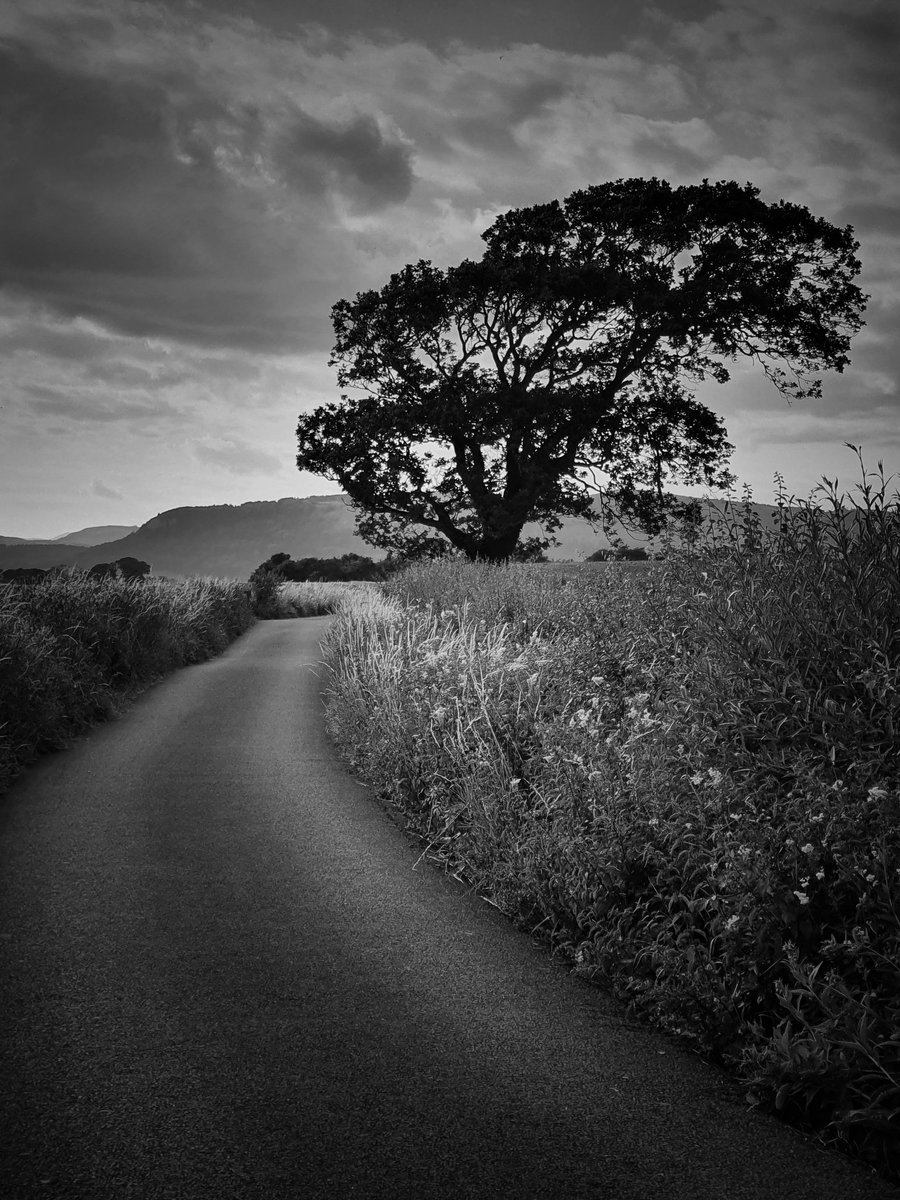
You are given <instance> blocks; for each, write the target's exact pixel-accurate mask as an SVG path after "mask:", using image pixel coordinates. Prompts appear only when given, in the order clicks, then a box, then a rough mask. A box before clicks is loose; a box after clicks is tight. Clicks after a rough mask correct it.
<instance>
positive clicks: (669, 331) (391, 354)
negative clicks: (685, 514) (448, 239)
mask: <svg viewBox="0 0 900 1200" xmlns="http://www.w3.org/2000/svg"><path fill="white" fill-rule="evenodd" d="M483 237H484V241H485V243H486V251H485V253H484V255H483V257H482V258H481V259H480V260H479V261H478V262H471V261H465V262H463V263H461V264H460V265H459V266H456V267H452V268H450V269H449V270H446V271H443V270H440V269H438V268H437V267H435V266H433V265H432V264H431V263H429V262H426V261H421V262H419V263H417V264H415V265H409V266H407V267H405V268H404V269H403V270H402V271H400V272H398V273H397V274H395V275H393V276H392V277H391V279H390V281H389V282H388V283H387V284H386V285H385V286H384V287H383V288H382V289H381V290H380V291H367V292H361V293H359V294H358V295H357V296H356V298H355V299H354V300H352V301H348V300H341V301H340V302H339V303H338V304H336V305H335V306H334V309H333V314H332V315H333V321H334V328H335V334H336V342H335V346H334V351H333V358H332V364H333V365H336V366H337V368H338V382H339V384H340V386H341V387H344V388H348V389H353V391H354V392H355V395H354V396H352V397H350V396H348V395H342V397H341V400H340V402H339V403H333V404H329V405H325V406H323V407H320V408H317V409H316V410H315V411H313V412H311V413H308V414H305V415H303V416H301V417H300V419H299V423H298V427H297V435H298V451H299V452H298V456H297V465H298V467H300V468H301V469H303V470H308V471H314V472H316V473H317V474H322V475H325V476H327V477H329V478H332V479H334V480H336V481H338V482H339V483H340V485H341V487H342V488H343V490H344V491H345V492H346V493H347V495H348V496H349V497H350V499H351V501H352V503H353V505H354V506H355V508H356V510H357V528H358V530H359V532H360V534H361V535H362V536H363V537H364V538H366V540H367V541H369V542H370V543H371V544H372V545H376V546H380V547H382V548H386V549H405V548H407V547H412V548H414V549H417V550H424V551H426V552H427V551H429V550H431V549H433V548H434V546H435V545H440V544H441V543H442V542H443V543H447V542H449V543H451V544H452V545H453V546H454V547H456V548H457V549H458V550H460V551H462V552H463V553H464V554H466V555H467V556H468V557H470V558H486V559H492V560H499V559H507V558H509V556H510V555H512V554H513V553H514V552H515V550H516V548H517V545H519V540H520V536H521V533H522V529H523V526H524V525H525V524H526V522H529V521H534V522H537V523H539V525H540V526H541V527H542V530H543V535H542V536H541V537H538V538H535V539H526V543H525V544H523V545H522V546H521V547H520V548H521V550H523V551H524V552H525V553H528V552H529V551H531V550H534V549H543V548H545V547H546V546H547V545H548V544H549V542H550V539H551V538H552V534H553V531H554V530H556V529H558V528H559V525H560V517H561V516H563V515H568V516H577V517H584V518H585V519H588V520H606V521H607V522H609V521H610V520H611V519H613V517H614V516H615V515H617V514H621V515H623V516H625V517H627V518H628V519H629V520H633V521H637V522H639V523H640V524H642V525H643V526H644V527H645V528H647V529H648V530H649V531H653V530H658V529H659V527H660V525H661V522H662V521H663V518H664V517H665V515H666V512H667V511H668V510H671V509H673V508H674V507H676V506H675V504H674V501H671V500H668V501H667V500H666V499H665V497H664V491H663V489H664V486H668V484H669V482H670V481H673V480H680V481H681V482H683V483H687V484H697V483H701V484H706V485H709V486H720V485H722V484H723V483H725V482H726V481H727V480H728V479H729V478H730V477H729V476H728V472H727V471H726V469H725V463H726V460H727V455H728V453H729V451H730V449H731V447H730V446H729V445H728V443H727V442H726V440H725V430H724V428H723V427H722V424H721V422H720V421H719V419H718V418H717V417H716V416H715V415H714V414H713V413H712V412H711V411H710V410H709V409H708V408H706V407H705V406H704V405H703V404H701V403H699V402H698V401H697V400H696V399H695V398H694V397H693V395H692V394H691V392H690V390H689V388H690V387H691V386H693V385H694V384H696V383H698V382H699V381H701V380H703V379H707V378H712V379H715V380H717V381H718V382H725V381H726V380H727V379H728V369H727V366H726V363H727V362H729V361H733V360H735V359H737V358H738V357H741V356H742V357H747V358H751V359H754V360H756V361H757V362H758V363H760V364H761V366H762V368H763V370H764V371H765V373H766V374H767V376H768V377H769V378H770V379H771V381H772V382H773V383H774V384H775V386H776V387H777V388H778V389H779V390H780V391H781V392H783V393H784V394H785V395H787V396H797V395H811V396H816V395H818V394H819V390H820V384H819V381H818V380H817V378H816V377H815V374H816V372H818V371H821V370H823V369H833V370H837V371H841V370H842V369H843V367H844V366H845V365H846V364H847V362H848V361H849V358H848V349H849V342H850V337H851V336H852V334H854V333H855V332H856V331H857V330H858V329H859V327H860V324H861V318H860V313H861V310H862V307H863V303H864V297H863V295H862V293H861V292H860V291H859V289H858V288H857V287H856V286H855V285H854V283H853V282H852V281H853V278H854V277H855V275H856V273H857V272H858V270H859V262H858V261H857V259H856V257H855V251H856V249H857V248H858V247H857V243H856V242H854V240H853V237H852V231H851V230H850V229H849V227H848V228H845V229H838V228H835V227H834V226H832V225H830V224H829V223H828V222H826V221H824V220H822V219H820V218H817V217H814V216H813V215H812V214H811V213H810V212H809V211H808V210H807V209H805V208H803V207H801V206H799V205H796V204H788V203H785V202H780V203H778V204H771V205H770V204H766V203H765V202H763V201H762V200H761V199H760V197H759V191H758V189H757V188H754V187H753V186H752V185H751V184H746V185H745V186H743V187H741V186H739V185H738V184H736V183H716V184H710V183H709V182H706V181H705V182H704V183H702V184H699V185H695V186H685V187H677V188H672V187H671V186H670V185H669V184H668V183H665V182H663V181H660V180H657V179H650V180H646V179H630V180H619V181H618V182H616V183H607V184H603V185H599V186H595V187H590V188H587V189H585V190H583V191H578V192H574V193H573V194H572V195H571V196H569V197H568V198H567V199H566V200H565V201H564V202H562V203H560V202H558V201H554V202H553V203H550V204H543V205H537V206H535V207H533V208H526V209H520V210H514V211H511V212H508V213H506V214H504V215H503V216H501V217H498V218H497V220H496V221H495V222H494V224H493V225H492V226H491V227H490V228H489V229H488V230H487V231H486V232H485V233H484V235H483ZM598 481H600V482H603V481H605V487H604V489H603V491H602V497H603V503H602V506H601V507H602V511H601V513H600V514H599V515H598V514H597V513H596V512H595V510H594V508H593V506H592V499H593V490H594V488H595V487H596V486H599V483H598Z"/></svg>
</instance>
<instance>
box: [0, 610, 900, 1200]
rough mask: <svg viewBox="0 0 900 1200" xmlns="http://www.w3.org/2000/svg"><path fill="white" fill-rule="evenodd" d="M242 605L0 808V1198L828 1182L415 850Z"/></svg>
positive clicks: (694, 1068)
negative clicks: (210, 637)
mask: <svg viewBox="0 0 900 1200" xmlns="http://www.w3.org/2000/svg"><path fill="white" fill-rule="evenodd" d="M326 620H327V618H325V619H312V620H295V621H273V622H266V623H264V624H260V625H258V626H256V627H255V628H254V629H252V630H251V631H250V632H249V633H248V634H246V635H245V636H244V637H243V638H241V639H240V640H239V641H238V642H236V643H235V644H234V645H233V646H232V647H231V648H230V649H229V650H228V651H227V652H226V653H225V654H224V655H222V657H221V658H219V659H217V660H215V661H213V662H210V663H206V664H203V665H201V666H196V667H190V668H187V669H185V670H182V671H179V672H178V673H177V674H176V675H175V676H173V677H172V678H170V679H168V680H166V681H165V682H163V683H161V684H159V685H158V686H156V687H154V688H152V689H151V690H150V691H148V692H147V693H145V694H144V695H143V696H142V697H141V698H140V699H139V700H138V701H137V702H136V703H135V704H134V705H133V707H132V708H131V709H130V710H129V711H128V713H127V714H126V715H125V716H124V717H122V718H121V719H120V720H118V721H115V722H113V723H112V724H110V725H107V726H104V727H101V728H99V729H97V730H96V731H95V732H92V733H91V734H90V735H88V736H87V737H86V738H84V739H82V740H81V741H80V742H79V743H78V744H77V745H76V746H74V747H73V748H72V749H70V750H67V751H65V752H63V753H60V754H55V755H53V756H51V757H50V758H47V759H45V760H44V761H42V762H41V763H39V764H38V765H37V766H35V767H34V768H33V769H32V770H30V771H29V772H28V773H27V774H26V775H25V776H24V777H23V778H22V779H21V780H20V781H19V783H18V784H17V785H16V786H15V787H14V788H13V790H12V792H11V793H10V794H9V796H8V797H6V799H5V800H4V801H2V802H0V857H2V861H0V872H2V877H0V887H2V893H0V895H2V926H0V934H2V939H0V950H2V959H3V962H2V968H3V970H2V977H0V1020H2V1023H3V1063H2V1068H3V1089H2V1090H3V1102H4V1111H3V1114H2V1125H0V1137H2V1139H3V1142H2V1153H3V1160H2V1167H0V1173H2V1177H0V1196H2V1197H3V1200H13V1198H16V1200H18V1198H19V1197H50V1198H57V1197H58V1198H60V1200H65V1198H69V1197H78V1198H84V1200H93V1198H95V1197H96V1198H98V1200H99V1198H106V1197H109V1198H110V1200H125V1198H129V1197H138V1198H140V1200H157V1198H160V1200H161V1198H163V1197H165V1198H169V1197H171V1198H172V1200H194V1198H195V1197H196V1198H201V1197H202V1198H203V1200H206V1198H207V1197H208V1198H209V1200H227V1198H229V1197H238V1198H245V1197H246V1198H248V1200H250V1198H256V1197H259V1198H260V1200H282V1198H284V1200H287V1198H290V1200H315V1198H320V1197H321V1198H326V1197H327V1198H329V1200H330V1198H336V1200H341V1198H343V1197H361V1198H368V1197H390V1198H392V1200H403V1198H405V1197H416V1198H419V1197H421V1198H428V1197H447V1198H451V1197H452V1198H453V1200H467V1198H470V1197H471V1198H473V1200H474V1198H475V1197H479V1198H480V1197H484V1198H488V1197H490V1198H491V1200H502V1198H507V1197H508V1198H516V1200H530V1198H534V1200H557V1198H559V1200H569V1198H572V1200H575V1198H578V1197H597V1198H603V1200H656V1198H660V1200H688V1198H690V1200H742V1198H745V1197H747V1198H749V1197H753V1198H759V1200H763V1198H769V1197H772V1198H773V1200H776V1198H777V1200H832V1198H833V1200H854V1198H857V1197H859V1198H862V1197H865V1198H874V1197H893V1198H894V1200H896V1197H897V1196H898V1191H897V1189H894V1188H891V1187H889V1186H888V1185H887V1184H885V1183H881V1182H879V1181H877V1180H876V1179H875V1178H874V1177H873V1176H872V1175H871V1174H870V1173H869V1172H868V1171H866V1170H865V1169H864V1168H862V1167H859V1166H857V1165H854V1164H851V1163H849V1162H845V1161H844V1160H842V1159H840V1158H838V1157H836V1156H834V1155H831V1154H830V1153H827V1152H825V1151H823V1150H821V1149H819V1148H817V1147H816V1146H814V1145H813V1144H812V1143H810V1142H809V1141H807V1140H806V1139H805V1138H803V1137H802V1136H801V1135H800V1134H798V1133H796V1132H794V1131H793V1130H791V1129H789V1128H787V1127H785V1126H783V1125H781V1124H779V1123H778V1122H776V1121H775V1120H773V1119H771V1118H768V1117H763V1116H759V1115H757V1114H753V1113H751V1112H748V1111H747V1110H746V1108H745V1106H744V1104H743V1103H742V1101H741V1099H740V1096H739V1094H738V1093H737V1092H736V1090H735V1089H734V1087H733V1086H732V1085H731V1084H729V1083H728V1082H727V1080H726V1079H725V1078H724V1077H723V1076H721V1075H720V1074H719V1073H718V1072H717V1071H715V1070H714V1069H713V1068H711V1067H708V1066H706V1065H705V1064H703V1063H702V1062H700V1061H698V1060H695V1059H693V1058H691V1057H690V1056H688V1055H686V1054H684V1053H682V1052H681V1051H679V1050H678V1049H676V1048H675V1047H674V1046H673V1045H672V1044H671V1043H669V1042H668V1041H666V1040H665V1039H664V1038H662V1037H659V1036H657V1035H656V1034H654V1033H652V1032H650V1031H648V1030H646V1029H643V1028H640V1027H637V1026H635V1025H634V1024H633V1023H632V1022H630V1021H629V1020H627V1019H626V1017H625V1015H624V1012H623V1010H622V1008H621V1007H620V1006H619V1005H618V1004H616V1003H615V1002H613V1001H612V1000H611V999H610V998H608V997H607V996H605V995H604V994H603V993H602V992H600V991H598V990H597V989H594V988H591V987H589V986H588V985H586V984H584V983H581V982H579V981H577V980H575V979H573V978H572V977H571V976H570V975H569V974H568V973H567V972H566V970H565V969H564V968H563V967H562V965H561V964H560V963H559V962H557V961H555V960H553V959H551V958H550V957H549V956H548V955H547V953H546V952H545V951H544V950H542V949H540V948H538V947H537V946H535V945H534V943H533V942H532V941H531V940H530V939H529V938H528V937H527V936H525V935H523V934H522V933H519V932H517V931H516V930H515V929H513V928H512V927H511V926H510V925H508V924H507V922H506V921H505V920H504V919H503V918H502V917H501V916H500V915H499V914H498V913H497V912H496V911H495V910H493V909H492V908H490V907H489V906H487V905H486V904H485V903H484V902H483V901H480V900H479V899H478V898H477V897H475V896H474V895H472V894H470V893H468V892H467V891H466V890H465V889H464V888H463V887H462V886H460V885H459V884H458V883H457V882H456V881H455V880H452V879H448V878H446V877H444V876H442V875H441V874H440V873H439V872H438V871H436V870H435V869H433V868H432V867H430V866H428V865H427V864H426V863H419V864H418V865H416V864H417V859H418V855H419V850H418V848H417V847H416V846H414V845H412V844H411V843H410V842H409V841H408V840H407V839H406V838H405V837H404V835H403V834H402V833H401V832H400V830H399V829H398V828H397V827H396V826H395V824H394V823H393V822H392V820H391V819H390V817H388V816H387V815H386V814H385V813H384V812H383V810H382V809H381V808H380V807H379V805H378V803H377V801H376V800H375V799H374V798H373V797H372V796H371V794H370V793H369V792H367V790H366V789H365V788H364V787H362V785H361V784H359V783H358V782H356V781H355V780H353V779H352V778H351V777H350V776H349V775H348V774H347V773H346V772H345V771H344V769H343V768H342V767H341V765H340V763H339V762H338V760H337V758H336V756H335V754H334V751H333V750H332V748H331V746H330V745H329V743H328V741H327V739H326V737H325V734H324V730H323V723H322V715H321V703H320V697H319V682H318V678H317V669H316V665H315V664H316V661H317V658H318V653H319V650H318V640H319V638H320V636H321V634H322V632H323V630H324V628H325V622H326Z"/></svg>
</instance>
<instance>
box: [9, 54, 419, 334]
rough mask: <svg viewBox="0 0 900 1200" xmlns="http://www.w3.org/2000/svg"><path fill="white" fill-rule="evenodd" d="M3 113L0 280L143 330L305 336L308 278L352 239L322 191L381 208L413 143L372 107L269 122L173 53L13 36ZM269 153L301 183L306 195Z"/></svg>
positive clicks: (113, 324) (312, 297) (404, 183)
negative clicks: (119, 57)
mask: <svg viewBox="0 0 900 1200" xmlns="http://www.w3.org/2000/svg"><path fill="white" fill-rule="evenodd" d="M0 110H2V111H3V112H4V114H5V115H4V118H3V120H2V123H0V151H2V156H3V160H4V161H5V162H6V163H7V164H9V168H8V171H7V176H6V180H5V186H4V189H3V193H2V196H0V271H2V277H3V280H4V286H5V288H6V289H7V292H8V294H10V295H12V296H17V295H18V296H21V297H29V298H31V299H33V300H35V301H37V302H39V303H42V304H46V305H49V306H50V307H51V308H52V309H53V310H55V311H56V312H58V313H61V314H64V315H68V316H73V317H82V318H87V319H89V320H91V321H94V322H97V323H99V324H100V325H101V326H103V327H105V328H109V329H113V330H117V331H119V332H123V333H126V334H131V335H137V336H142V337H146V336H151V337H156V338H161V339H168V340H175V341H182V342H187V343H194V344H198V345H209V346H218V345H230V346H243V347H245V348H248V349H255V350H262V351H275V352H279V351H283V350H288V349H290V350H296V349H298V348H302V347H303V346H304V344H307V345H308V344H315V343H317V342H318V341H319V340H320V339H321V338H322V337H323V336H325V337H327V328H328V326H327V316H328V311H329V308H330V303H328V302H327V298H326V302H325V303H323V296H322V290H321V287H320V286H317V285H318V284H319V283H320V281H321V279H322V277H323V276H325V277H328V276H332V275H333V274H334V273H335V272H337V273H340V272H341V267H342V266H344V267H345V268H346V265H347V260H348V253H349V252H352V248H350V247H348V243H347V239H346V238H345V237H343V236H342V234H341V230H340V222H339V219H338V216H337V215H336V214H335V211H334V210H333V208H332V207H331V204H332V201H333V200H334V199H335V198H337V199H339V200H343V201H345V202H346V203H347V204H349V205H350V207H351V208H352V209H354V210H356V211H363V212H365V211H369V210H370V209H379V208H384V207H385V206H386V205H388V204H390V203H396V202H397V201H399V200H402V199H403V197H404V196H405V195H406V193H407V192H408V190H409V187H410V184H411V179H412V174H411V169H410V166H409V151H408V149H407V148H405V147H403V146H401V145H399V144H398V143H394V142H391V141H390V140H389V139H388V138H387V137H386V136H385V135H383V134H382V133H381V132H380V129H379V127H378V125H377V123H376V122H375V121H374V119H373V118H371V117H369V116H358V117H357V118H356V119H355V120H353V121H351V122H350V123H349V124H344V125H334V126H333V125H330V124H329V123H328V122H325V121H319V120H316V119H314V118H312V117H308V116H302V115H301V116H300V117H298V116H297V115H296V110H293V109H292V110H291V111H292V112H293V114H294V116H293V124H292V125H289V126H287V127H286V128H285V129H280V128H279V127H278V126H279V122H283V121H284V120H285V118H284V114H283V113H282V112H281V111H280V110H279V111H275V110H273V111H272V112H270V113H266V114H262V113H260V111H259V110H258V109H257V108H255V107H254V106H253V105H251V104H248V103H243V102H242V101H241V100H240V99H235V98H234V97H230V96H225V95H220V94H217V93H216V92H214V91H210V90H208V89H207V88H206V87H205V85H204V84H203V83H202V82H201V81H199V80H198V79H194V78H192V77H191V75H190V74H189V73H187V72H186V71H185V70H182V69H180V67H179V66H178V64H177V63H175V64H172V65H171V66H170V69H169V71H168V72H167V73H157V72H156V71H154V70H150V69H145V70H143V71H142V70H141V69H140V67H139V66H138V67H137V68H136V69H135V70H134V71H133V72H132V73H130V74H127V75H121V74H117V73H115V72H111V73H106V74H104V73H102V72H101V71H100V70H99V69H98V70H88V69H86V68H84V67H81V68H79V67H77V66H71V67H70V66H68V65H61V64H59V63H57V62H55V61H52V60H51V59H50V58H48V57H45V56H42V55H41V54H40V53H39V52H38V50H36V49H35V48H34V47H30V46H26V45H23V44H22V43H19V42H14V41H9V40H7V41H6V42H5V44H3V45H2V46H0ZM276 145H277V146H279V147H281V148H282V158H281V159H280V160H276V159H275V158H274V157H273V155H274V151H273V147H274V146H276ZM288 150H290V152H291V153H290V155H289V156H288V157H285V155H286V153H287V151H288ZM279 168H285V169H287V168H290V170H289V174H290V177H291V180H292V181H293V182H295V183H296V182H298V181H300V180H302V181H303V183H304V185H305V186H304V188H303V189H302V190H303V195H302V197H301V199H302V203H298V202H297V201H296V200H295V199H292V198H291V196H290V195H289V194H286V193H285V192H284V189H283V188H280V187H279V184H278V180H277V178H276V177H275V176H277V174H278V170H279ZM273 172H275V176H273ZM311 198H312V199H313V200H314V203H313V204H310V199H311ZM335 299H337V296H333V297H331V303H333V301H334V300H335Z"/></svg>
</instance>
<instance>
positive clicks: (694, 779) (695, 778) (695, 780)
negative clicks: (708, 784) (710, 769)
mask: <svg viewBox="0 0 900 1200" xmlns="http://www.w3.org/2000/svg"><path fill="white" fill-rule="evenodd" d="M691 783H692V784H693V785H694V787H700V785H701V784H702V783H703V775H702V773H701V772H700V771H698V772H697V774H696V775H692V776H691Z"/></svg>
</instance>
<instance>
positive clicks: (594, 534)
mask: <svg viewBox="0 0 900 1200" xmlns="http://www.w3.org/2000/svg"><path fill="white" fill-rule="evenodd" d="M753 507H754V509H755V510H756V512H757V513H758V514H759V516H760V518H761V519H762V520H763V521H764V522H766V523H768V522H769V521H770V520H771V515H772V513H774V511H775V510H774V508H773V506H772V505H769V504H756V505H754V506H753ZM112 528H114V529H117V528H121V526H112ZM85 532H87V531H82V533H85ZM525 532H526V533H528V532H533V529H530V528H529V527H527V526H526V530H525ZM70 536H71V535H70ZM557 536H558V537H559V539H560V545H559V546H556V547H554V548H553V549H552V550H551V551H550V554H549V557H550V558H552V559H556V560H559V559H574V560H576V561H578V560H580V559H584V558H587V556H588V555H589V554H592V553H593V552H594V551H595V550H599V549H600V548H602V547H605V546H608V545H609V541H608V540H607V538H606V537H605V535H604V534H603V533H602V532H601V531H599V530H595V529H593V528H591V526H589V525H588V524H587V523H586V522H584V521H577V520H571V519H570V520H565V521H563V523H562V528H561V529H560V531H559V533H558V535H557ZM623 538H624V540H625V542H626V544H627V545H629V546H647V547H648V548H649V549H653V547H654V545H655V543H654V541H653V539H648V538H646V537H641V536H638V535H631V534H624V533H623ZM279 551H285V552H286V553H288V554H290V555H291V556H292V557H293V558H306V557H309V558H313V557H314V558H337V557H339V556H340V555H342V554H350V553H355V554H364V555H367V556H368V557H370V558H381V557H383V555H382V552H381V551H380V550H374V549H373V548H372V547H371V546H369V545H368V544H367V543H366V542H364V541H363V540H362V539H361V538H359V537H357V535H356V534H355V532H354V519H353V511H352V509H351V508H350V506H349V505H348V504H347V502H346V500H345V498H344V497H343V496H309V497H306V498H305V499H284V500H260V501H253V502H251V503H248V504H239V505H233V504H215V505H210V506H207V507H203V508H199V507H198V508H173V509H169V510H168V511H167V512H163V513H160V514H159V515H158V516H156V517H154V518H153V519H152V520H151V521H148V522H147V523H146V524H145V525H141V526H140V528H139V529H136V530H135V531H134V532H133V533H129V534H127V535H126V536H125V537H122V538H117V539H116V540H114V541H109V542H103V543H100V544H98V545H93V546H90V547H85V546H79V545H73V544H70V543H63V542H50V543H46V542H45V543H39V542H25V541H20V542H17V543H15V544H14V545H5V546H0V570H3V569H5V568H7V567H43V568H45V569H46V568H47V567H54V566H78V567H82V568H84V569H87V568H89V567H92V566H93V565H94V564H95V563H99V562H111V561H112V560H113V559H116V558H126V557H131V558H137V559H141V560H142V561H143V562H148V563H150V565H151V568H152V571H153V574H154V575H172V576H189V575H213V576H220V577H230V578H235V579H246V578H247V577H248V576H249V574H250V572H251V571H252V570H253V569H254V567H257V566H259V564H260V563H261V562H264V561H265V560H266V559H267V558H269V556H270V555H272V554H275V553H277V552H279Z"/></svg>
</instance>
